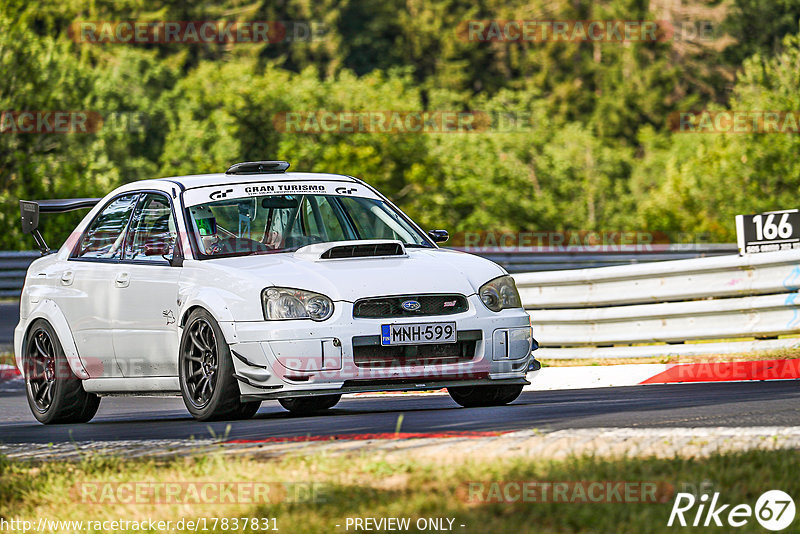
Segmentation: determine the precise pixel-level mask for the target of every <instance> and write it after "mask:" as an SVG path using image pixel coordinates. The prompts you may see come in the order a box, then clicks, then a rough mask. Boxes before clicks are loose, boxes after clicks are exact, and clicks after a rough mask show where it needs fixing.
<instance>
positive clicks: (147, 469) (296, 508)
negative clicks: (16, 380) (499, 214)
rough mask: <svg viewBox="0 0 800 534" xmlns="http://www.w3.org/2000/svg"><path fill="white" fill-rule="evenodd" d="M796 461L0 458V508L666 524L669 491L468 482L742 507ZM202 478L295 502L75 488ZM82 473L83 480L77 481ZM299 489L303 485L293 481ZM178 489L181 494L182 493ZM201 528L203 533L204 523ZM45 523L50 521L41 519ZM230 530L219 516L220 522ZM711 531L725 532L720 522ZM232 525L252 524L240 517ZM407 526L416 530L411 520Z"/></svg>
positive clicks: (574, 527) (135, 515)
mask: <svg viewBox="0 0 800 534" xmlns="http://www.w3.org/2000/svg"><path fill="white" fill-rule="evenodd" d="M798 464H800V452H798V451H751V452H746V453H738V454H728V455H715V456H711V457H710V458H705V459H701V460H693V459H672V460H658V459H623V460H598V459H593V458H588V457H587V458H572V459H569V460H566V461H558V462H555V461H541V460H536V459H531V458H509V459H505V460H502V461H485V460H478V459H475V460H473V461H469V462H465V463H452V464H451V463H441V462H432V461H431V462H429V461H423V460H418V461H417V460H414V459H412V458H410V457H407V458H405V459H403V460H401V461H398V460H392V461H389V460H387V459H386V458H385V457H383V456H381V455H378V454H370V453H365V454H362V455H355V456H350V457H342V456H324V455H318V456H315V457H299V456H294V457H283V458H280V459H272V460H269V459H257V458H252V457H228V456H224V455H222V454H211V455H207V456H201V457H181V458H176V459H171V460H164V461H156V460H135V459H134V460H131V459H127V460H126V459H121V458H111V457H102V456H89V457H86V458H85V459H84V460H83V461H81V462H78V463H57V462H48V463H43V464H38V465H37V464H31V463H20V462H16V463H15V462H10V461H8V460H4V459H2V458H0V518H5V519H6V520H9V519H25V520H33V521H38V520H39V519H40V518H44V519H46V520H72V521H78V520H82V521H114V520H128V521H133V520H137V521H138V520H143V519H152V520H163V521H172V522H173V524H172V528H169V529H165V530H168V531H172V532H175V531H179V530H178V529H176V528H175V522H177V521H179V520H181V519H186V520H196V519H198V518H229V519H230V520H231V521H232V519H233V518H235V517H240V518H243V517H250V518H252V517H256V518H262V519H263V518H275V521H276V524H277V527H278V530H279V531H281V532H293V533H318V532H326V533H330V532H347V531H348V530H347V529H346V524H347V523H346V521H347V518H358V517H360V518H364V517H371V518H386V517H408V518H411V524H412V526H413V525H414V523H415V522H416V520H417V519H418V518H425V517H433V518H451V519H453V520H454V522H453V528H452V530H453V531H455V532H463V533H472V532H475V533H486V532H493V533H498V534H505V533H518V532H636V533H639V532H671V531H674V527H672V528H669V527H667V526H666V524H667V520H668V518H669V515H670V510H671V508H672V504H673V502H674V497H673V496H672V492H671V491H669V490H660V491H659V493H658V495H660V496H662V497H664V498H663V499H661V500H663V502H655V503H632V504H630V503H571V502H544V503H543V502H512V503H498V502H493V503H484V502H474V499H473V500H470V499H469V493H468V489H467V488H469V486H467V483H469V482H470V481H480V482H483V483H487V482H491V481H540V482H541V481H550V482H571V481H618V482H619V481H627V482H654V483H657V484H659V487H660V488H669V487H672V488H675V491H682V490H683V491H686V490H687V489H697V488H704V491H705V492H706V493H708V492H711V493H713V492H714V491H719V492H720V494H721V495H720V500H721V502H724V503H733V504H739V503H744V504H749V505H751V506H753V505H755V502H756V500H757V498H758V496H759V495H760V494H761V493H763V492H764V491H767V490H770V489H781V490H783V491H786V492H788V493H789V495H793V496H795V497H797V496H798V495H800V480H799V479H798V477H797V476H796V474H795V473H796V466H797V465H798ZM206 481H211V482H217V483H219V482H232V483H233V482H238V483H242V482H244V483H250V482H275V483H279V482H291V483H292V484H295V486H292V488H293V489H292V490H291V491H289V494H290V495H295V496H300V499H299V502H287V501H282V502H267V503H252V502H249V501H251V500H252V499H247V500H246V501H247V502H240V503H236V504H214V503H206V504H154V503H151V502H149V500H150V498H149V497H148V498H142V499H141V500H144V501H145V502H136V500H137V499H136V498H134V499H133V500H134V502H119V501H120V500H124V499H122V498H123V497H124V496H125V495H127V496H129V497H130V496H131V495H132V493H124V492H121V490H120V488H121V487H120V486H109V487H111V488H112V491H111V493H109V492H108V491H107V490H104V489H100V490H98V491H97V492H96V493H91V492H87V491H86V489H85V488H87V487H90V488H93V489H92V491H95V490H94V488H96V487H99V488H104V486H103V484H104V483H109V484H118V483H123V482H138V483H140V484H139V487H142V486H146V485H152V484H154V483H164V482H171V483H175V482H177V483H182V482H194V483H197V482H206ZM89 483H91V484H92V485H91V486H88V485H87V484H89ZM302 484H313V485H314V486H313V491H310V488H309V486H300V485H302ZM667 485H669V486H667ZM484 487H491V486H484ZM298 488H299V489H300V490H302V491H297V490H298ZM303 488H304V489H303ZM104 491H105V493H103V492H104ZM278 494H279V495H286V494H284V493H280V492H279V493H278ZM103 495H106V496H105V497H103ZM188 495H189V494H188V493H186V494H183V496H182V497H181V498H186V497H187V496H188ZM269 495H275V493H274V492H270V493H269ZM309 496H314V497H313V498H312V499H311V501H312V502H305V498H307V497H309ZM473 496H474V494H473ZM189 500H191V499H189ZM295 500H297V499H295ZM87 501H88V502H87ZM95 501H98V502H95ZM101 501H105V502H101ZM695 510H696V509H695ZM693 511H694V510H693ZM692 517H693V516H692ZM445 524H447V522H445ZM107 525H108V526H105V527H102V528H100V529H96V530H97V531H108V530H111V528H110V527H111V526H112V525H110V524H108V523H107ZM336 525H340V527H337V526H336ZM461 525H464V526H463V527H461ZM113 526H116V527H117V528H116V530H117V531H122V532H125V531H134V529H133V528H130V527H128V528H125V526H124V525H122V526H121V528H120V526H119V525H113ZM206 527H207V528H208V529H209V530H208V531H214V530H212V529H211V524H210V523H207V524H206ZM217 527H218V528H217V529H215V530H216V531H218V532H224V531H226V530H225V529H223V528H222V525H221V524H219V523H218V524H217ZM73 528H74V527H73ZM49 530H53V531H58V530H59V529H58V528H54V527H53V526H52V525H51V528H50V529H49ZM61 530H62V531H63V530H68V529H61ZM231 530H232V529H231V527H230V524H229V528H228V530H227V532H230V531H231ZM349 530H350V532H352V531H353V529H352V528H351V529H349ZM712 530H713V529H712ZM716 530H717V531H719V532H726V531H729V530H730V527H727V528H719V529H716ZM736 530H737V532H755V531H763V529H761V528H760V526H759V525H758V523H757V522H756V521H755V519H752V518H751V520H750V522H749V523H748V525H746V526H745V527H744V528H739V529H736ZM236 531H238V532H251V531H255V530H253V529H251V528H249V527H248V528H244V529H242V528H239V529H237V530H236ZM409 531H411V532H416V531H417V529H416V528H414V527H412V528H411V529H410V530H409Z"/></svg>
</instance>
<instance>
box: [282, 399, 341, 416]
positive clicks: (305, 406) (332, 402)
mask: <svg viewBox="0 0 800 534" xmlns="http://www.w3.org/2000/svg"><path fill="white" fill-rule="evenodd" d="M341 398H342V396H341V395H319V396H316V397H287V398H285V399H278V402H280V403H281V406H283V407H284V408H285V409H287V410H289V411H290V412H292V413H293V414H296V415H311V414H313V413H318V412H323V411H325V410H328V409H330V408H333V407H334V406H336V403H337V402H339V399H341Z"/></svg>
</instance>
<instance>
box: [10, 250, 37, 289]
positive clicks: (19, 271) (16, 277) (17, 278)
mask: <svg viewBox="0 0 800 534" xmlns="http://www.w3.org/2000/svg"><path fill="white" fill-rule="evenodd" d="M39 257H41V254H40V253H39V252H28V251H24V252H0V298H19V294H20V293H21V292H22V284H23V283H24V282H25V272H26V271H27V270H28V266H29V265H30V264H31V262H33V260H35V259H36V258H39Z"/></svg>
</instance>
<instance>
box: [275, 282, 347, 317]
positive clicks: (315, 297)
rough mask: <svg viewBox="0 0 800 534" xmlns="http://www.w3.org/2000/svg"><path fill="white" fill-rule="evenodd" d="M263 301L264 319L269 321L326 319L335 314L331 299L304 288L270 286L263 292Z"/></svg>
mask: <svg viewBox="0 0 800 534" xmlns="http://www.w3.org/2000/svg"><path fill="white" fill-rule="evenodd" d="M261 302H262V303H263V304H264V319H266V320H267V321H281V320H283V319H311V320H312V321H324V320H325V319H328V318H329V317H330V316H331V315H332V314H333V301H332V300H331V299H329V298H328V297H326V296H325V295H320V294H319V293H312V292H311V291H303V290H302V289H291V288H288V287H268V288H267V289H265V290H264V291H262V292H261Z"/></svg>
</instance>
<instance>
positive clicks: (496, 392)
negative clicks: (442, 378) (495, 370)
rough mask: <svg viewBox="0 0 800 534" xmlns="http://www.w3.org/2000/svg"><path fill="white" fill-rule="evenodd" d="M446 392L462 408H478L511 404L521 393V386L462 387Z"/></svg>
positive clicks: (452, 388)
mask: <svg viewBox="0 0 800 534" xmlns="http://www.w3.org/2000/svg"><path fill="white" fill-rule="evenodd" d="M447 392H448V393H449V394H450V397H451V398H452V399H453V400H454V401H456V402H457V403H458V404H460V405H461V406H463V407H464V408H478V407H483V406H503V405H505V404H508V403H510V402H513V401H514V400H516V398H517V397H519V396H520V394H521V393H522V386H462V387H451V388H447Z"/></svg>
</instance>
